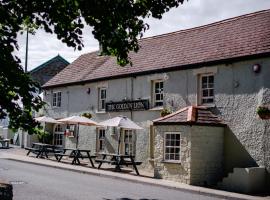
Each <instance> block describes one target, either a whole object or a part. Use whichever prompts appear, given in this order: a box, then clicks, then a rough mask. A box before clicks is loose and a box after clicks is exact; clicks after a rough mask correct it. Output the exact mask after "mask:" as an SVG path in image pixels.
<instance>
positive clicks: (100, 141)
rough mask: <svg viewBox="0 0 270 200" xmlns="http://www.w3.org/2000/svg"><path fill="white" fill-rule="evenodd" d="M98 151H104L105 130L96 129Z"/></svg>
mask: <svg viewBox="0 0 270 200" xmlns="http://www.w3.org/2000/svg"><path fill="white" fill-rule="evenodd" d="M97 149H98V151H104V150H105V129H98V148H97Z"/></svg>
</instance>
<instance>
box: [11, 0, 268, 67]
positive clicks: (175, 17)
mask: <svg viewBox="0 0 270 200" xmlns="http://www.w3.org/2000/svg"><path fill="white" fill-rule="evenodd" d="M265 9H270V0H189V1H186V0H185V2H184V4H183V5H180V6H179V7H178V8H173V9H171V10H170V11H169V12H168V13H166V14H164V15H163V18H162V19H161V20H157V19H153V18H150V19H147V20H146V22H147V23H148V24H149V25H150V29H149V30H148V31H146V32H145V33H144V37H150V36H155V35H160V34H164V33H169V32H173V31H178V30H184V29H188V28H193V27H197V26H201V25H205V24H209V23H213V22H216V21H220V20H223V19H227V18H231V17H235V16H239V15H243V14H247V13H252V12H256V11H259V10H265ZM251 28H252V27H251ZM91 30H92V28H91V27H87V28H85V29H84V30H83V38H84V39H83V41H84V46H85V47H84V48H83V50H81V51H74V49H73V48H70V47H67V46H66V45H65V44H63V43H61V41H59V40H57V38H56V36H55V35H52V34H48V33H45V31H43V30H38V31H36V34H35V35H29V44H28V70H31V69H33V68H35V67H37V66H39V65H41V64H43V63H44V62H46V61H48V60H49V59H51V58H53V57H55V56H57V55H58V54H59V55H61V56H62V57H63V58H65V59H66V60H67V61H69V62H72V61H74V60H75V59H76V58H78V57H79V56H80V55H81V54H84V53H88V52H92V51H95V50H97V49H98V41H97V40H95V39H94V37H93V36H92V34H91ZM25 41H26V35H25V34H23V35H18V44H19V47H20V49H19V51H18V52H15V54H16V55H17V56H18V57H19V58H20V59H21V61H22V65H23V66H24V62H25Z"/></svg>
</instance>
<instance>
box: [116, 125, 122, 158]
mask: <svg viewBox="0 0 270 200" xmlns="http://www.w3.org/2000/svg"><path fill="white" fill-rule="evenodd" d="M121 133H122V129H121V128H120V133H119V138H118V150H117V154H119V152H120V143H121Z"/></svg>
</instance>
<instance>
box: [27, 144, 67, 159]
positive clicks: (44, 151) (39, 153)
mask: <svg viewBox="0 0 270 200" xmlns="http://www.w3.org/2000/svg"><path fill="white" fill-rule="evenodd" d="M25 150H28V152H27V154H26V155H27V156H28V155H29V154H30V153H33V154H36V158H44V156H45V157H46V158H49V156H48V154H49V153H53V154H54V156H55V158H56V159H57V157H56V153H59V152H61V151H62V150H61V149H57V147H56V146H54V145H51V144H44V143H33V144H32V147H26V148H25Z"/></svg>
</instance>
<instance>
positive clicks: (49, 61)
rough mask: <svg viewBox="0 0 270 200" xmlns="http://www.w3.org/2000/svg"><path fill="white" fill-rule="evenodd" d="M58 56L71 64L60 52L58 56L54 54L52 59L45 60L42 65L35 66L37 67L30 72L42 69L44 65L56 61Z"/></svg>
mask: <svg viewBox="0 0 270 200" xmlns="http://www.w3.org/2000/svg"><path fill="white" fill-rule="evenodd" d="M57 58H58V59H60V60H62V61H63V62H65V63H66V64H67V65H69V64H70V63H69V62H68V61H67V60H66V59H65V58H63V57H62V56H60V55H59V54H58V55H57V56H54V57H53V58H51V59H49V60H47V61H45V62H44V63H42V64H40V65H38V66H37V67H35V68H34V69H32V70H31V71H29V73H33V72H35V71H37V70H39V69H41V68H42V67H44V66H45V65H48V64H50V63H51V62H52V61H54V60H55V59H57Z"/></svg>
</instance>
